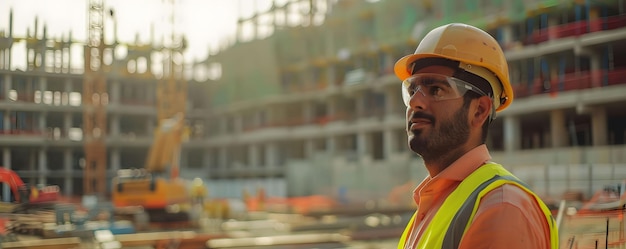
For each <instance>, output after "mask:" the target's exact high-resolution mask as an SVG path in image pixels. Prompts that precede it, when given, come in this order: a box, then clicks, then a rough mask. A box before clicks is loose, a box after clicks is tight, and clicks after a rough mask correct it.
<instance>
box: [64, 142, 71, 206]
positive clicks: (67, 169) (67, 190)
mask: <svg viewBox="0 0 626 249" xmlns="http://www.w3.org/2000/svg"><path fill="white" fill-rule="evenodd" d="M63 172H64V173H65V174H64V175H63V182H64V184H63V188H62V191H63V195H65V196H71V195H72V188H71V186H72V149H65V150H63ZM68 186H70V187H68Z"/></svg>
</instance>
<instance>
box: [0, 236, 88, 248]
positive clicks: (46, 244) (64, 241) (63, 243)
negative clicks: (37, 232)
mask: <svg viewBox="0 0 626 249" xmlns="http://www.w3.org/2000/svg"><path fill="white" fill-rule="evenodd" d="M72 248H80V239H79V238H77V237H70V238H59V239H35V240H23V241H15V242H3V243H2V249H72Z"/></svg>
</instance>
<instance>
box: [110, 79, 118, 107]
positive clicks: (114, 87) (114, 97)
mask: <svg viewBox="0 0 626 249" xmlns="http://www.w3.org/2000/svg"><path fill="white" fill-rule="evenodd" d="M109 101H110V102H111V103H110V104H119V103H120V82H119V81H118V80H114V81H112V82H111V93H110V94H109Z"/></svg>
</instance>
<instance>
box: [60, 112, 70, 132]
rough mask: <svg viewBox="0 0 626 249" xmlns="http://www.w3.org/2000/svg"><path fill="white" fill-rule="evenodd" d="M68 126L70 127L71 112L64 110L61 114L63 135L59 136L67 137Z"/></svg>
mask: <svg viewBox="0 0 626 249" xmlns="http://www.w3.org/2000/svg"><path fill="white" fill-rule="evenodd" d="M70 128H72V113H70V112H66V113H64V114H63V132H62V134H63V135H61V136H63V137H65V138H68V136H69V132H70Z"/></svg>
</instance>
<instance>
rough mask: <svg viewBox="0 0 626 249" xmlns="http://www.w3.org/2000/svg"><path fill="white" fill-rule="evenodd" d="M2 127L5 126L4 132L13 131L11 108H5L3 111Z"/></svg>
mask: <svg viewBox="0 0 626 249" xmlns="http://www.w3.org/2000/svg"><path fill="white" fill-rule="evenodd" d="M2 122H3V124H2V127H3V129H2V130H3V131H4V133H8V132H9V131H11V129H12V127H11V111H9V110H4V111H2Z"/></svg>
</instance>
